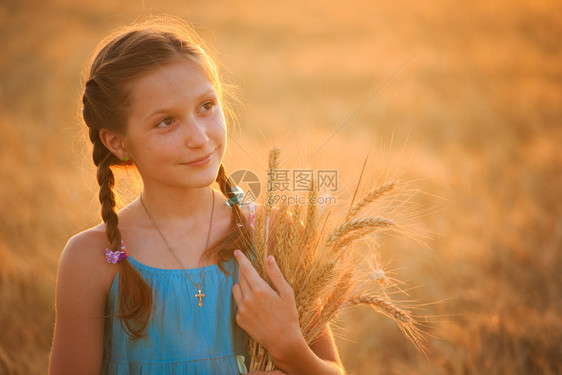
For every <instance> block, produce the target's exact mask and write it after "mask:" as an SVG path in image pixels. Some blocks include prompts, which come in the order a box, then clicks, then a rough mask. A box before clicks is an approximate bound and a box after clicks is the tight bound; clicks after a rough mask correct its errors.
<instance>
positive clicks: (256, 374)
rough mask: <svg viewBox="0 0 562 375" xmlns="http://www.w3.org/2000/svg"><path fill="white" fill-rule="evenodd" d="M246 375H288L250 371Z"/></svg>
mask: <svg viewBox="0 0 562 375" xmlns="http://www.w3.org/2000/svg"><path fill="white" fill-rule="evenodd" d="M248 375H288V374H285V373H284V372H282V371H279V370H272V371H252V372H249V373H248Z"/></svg>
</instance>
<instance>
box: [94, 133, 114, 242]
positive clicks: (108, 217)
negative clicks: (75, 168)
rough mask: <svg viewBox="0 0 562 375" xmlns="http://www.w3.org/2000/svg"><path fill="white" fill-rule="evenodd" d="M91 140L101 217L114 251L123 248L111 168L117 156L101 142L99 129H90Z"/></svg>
mask: <svg viewBox="0 0 562 375" xmlns="http://www.w3.org/2000/svg"><path fill="white" fill-rule="evenodd" d="M90 140H91V141H92V143H93V144H94V150H93V159H94V164H95V165H96V166H97V167H98V171H97V180H98V184H99V186H100V193H99V200H100V203H101V217H102V219H103V221H104V223H105V233H106V236H107V239H108V241H109V243H111V247H112V250H113V251H119V250H121V232H120V231H119V226H118V224H119V218H118V216H117V213H116V212H115V204H116V202H115V193H114V192H113V187H114V186H115V176H114V174H113V171H112V170H111V167H110V166H111V165H112V159H113V158H115V159H116V157H115V155H113V154H112V153H111V152H110V151H109V150H108V149H107V148H106V147H105V146H104V145H103V143H102V142H101V139H100V137H99V131H97V130H95V129H90Z"/></svg>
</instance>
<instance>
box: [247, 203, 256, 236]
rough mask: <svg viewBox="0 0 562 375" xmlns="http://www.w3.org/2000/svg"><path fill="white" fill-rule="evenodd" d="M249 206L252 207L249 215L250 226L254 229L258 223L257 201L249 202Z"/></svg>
mask: <svg viewBox="0 0 562 375" xmlns="http://www.w3.org/2000/svg"><path fill="white" fill-rule="evenodd" d="M248 208H249V209H250V217H249V221H250V226H251V227H252V230H254V224H255V223H256V205H255V203H254V202H250V203H249V204H248Z"/></svg>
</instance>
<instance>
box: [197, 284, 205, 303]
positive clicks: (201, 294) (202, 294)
mask: <svg viewBox="0 0 562 375" xmlns="http://www.w3.org/2000/svg"><path fill="white" fill-rule="evenodd" d="M203 297H205V293H201V288H197V294H196V295H195V298H199V307H201V306H203V301H202V300H201V299H202V298H203Z"/></svg>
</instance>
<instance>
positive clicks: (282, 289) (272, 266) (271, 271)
mask: <svg viewBox="0 0 562 375" xmlns="http://www.w3.org/2000/svg"><path fill="white" fill-rule="evenodd" d="M265 269H266V271H267V274H268V275H269V278H270V279H271V282H272V283H273V285H274V286H275V289H276V290H277V292H278V293H279V295H280V296H282V297H283V296H288V295H290V294H291V293H292V289H291V286H290V285H289V283H288V282H287V280H285V277H284V276H283V273H281V270H280V269H279V266H278V265H277V262H276V261H275V258H274V257H273V255H270V256H268V257H267V261H266V266H265Z"/></svg>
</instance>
